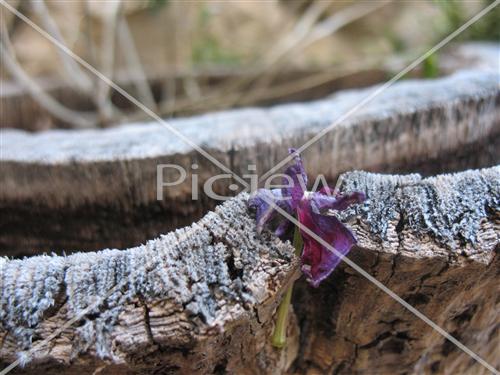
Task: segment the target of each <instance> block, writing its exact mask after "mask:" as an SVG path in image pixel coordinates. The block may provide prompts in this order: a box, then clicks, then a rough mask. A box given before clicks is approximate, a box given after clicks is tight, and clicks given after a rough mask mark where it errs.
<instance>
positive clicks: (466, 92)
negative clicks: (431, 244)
mask: <svg viewBox="0 0 500 375" xmlns="http://www.w3.org/2000/svg"><path fill="white" fill-rule="evenodd" d="M498 79H499V76H498V73H495V72H486V71H478V70H476V71H468V72H465V71H462V72H459V73H456V74H454V75H451V76H449V77H445V78H440V79H436V80H414V81H412V80H408V81H403V82H400V83H396V84H395V85H394V86H392V87H390V88H389V89H387V90H386V91H384V92H383V93H382V94H381V95H380V96H378V97H376V99H375V100H373V101H372V102H370V103H369V104H367V105H366V106H364V107H363V108H362V109H360V110H359V111H357V112H355V113H354V114H353V115H352V116H350V117H349V118H348V119H347V120H346V121H342V123H340V124H338V125H337V126H335V127H334V128H333V129H332V130H331V131H330V132H328V133H327V134H325V135H324V136H323V137H322V138H321V139H320V140H319V141H318V142H317V143H315V144H314V145H312V146H311V147H310V148H308V149H307V150H306V151H305V155H304V156H305V159H306V163H307V169H308V171H309V172H310V174H311V177H312V178H314V177H316V175H317V174H319V173H322V174H324V175H325V177H326V178H327V179H328V180H329V181H330V182H331V181H335V179H336V177H337V176H338V175H339V174H340V173H341V172H344V171H346V170H352V169H364V170H368V171H384V172H397V173H401V172H408V171H410V172H413V171H420V172H421V173H424V174H430V175H433V174H436V173H440V172H444V171H457V170H463V169H466V168H481V167H489V166H492V165H496V164H497V163H498V161H499V160H500V151H499V150H500V105H499V103H500V90H499V87H498ZM374 89H375V88H368V89H363V90H353V91H347V92H341V93H338V94H336V95H335V96H333V97H329V98H326V99H324V100H320V101H315V102H310V103H296V104H287V105H280V106H276V107H271V108H267V109H262V108H249V109H240V110H232V111H226V112H220V113H212V114H207V115H203V116H196V117H192V118H185V119H175V120H172V121H171V122H170V123H171V124H172V126H173V127H175V128H176V129H177V130H179V131H180V132H182V133H183V134H184V135H185V136H187V137H189V138H190V139H191V140H192V141H194V142H195V143H197V144H199V145H201V146H203V147H204V148H205V149H206V150H207V151H209V153H210V154H211V155H213V156H214V157H215V158H216V159H218V160H219V161H221V162H222V163H223V164H225V165H227V166H228V167H229V168H230V169H231V170H233V171H234V172H235V173H237V174H239V175H240V176H241V175H243V174H248V173H254V172H252V171H250V172H249V171H248V165H249V164H255V165H256V166H257V172H258V173H259V174H262V173H264V172H266V171H267V170H269V169H270V168H271V167H273V166H274V165H275V164H276V163H277V162H279V161H281V160H282V159H283V158H284V157H285V156H286V152H287V151H286V150H287V147H290V146H297V145H301V144H303V143H304V142H306V141H307V140H309V139H310V138H311V137H313V136H314V135H316V134H317V133H318V132H319V131H321V130H322V129H325V128H326V127H328V126H329V125H330V124H331V123H332V122H333V121H335V120H336V119H337V118H339V117H340V116H341V115H343V114H344V113H345V112H347V111H348V110H349V109H351V108H352V107H353V106H355V105H356V104H358V103H359V102H360V101H361V100H363V99H364V98H365V97H366V96H367V95H369V94H370V93H371V92H372V90H374ZM2 137H3V148H2V154H1V156H0V158H1V159H0V160H1V161H2V163H1V164H0V184H1V185H2V187H3V188H2V189H1V190H0V227H1V228H2V231H1V234H0V249H1V250H2V251H3V252H4V254H7V255H18V256H19V255H28V254H33V252H34V251H35V249H37V250H38V251H59V252H61V251H62V250H64V251H66V252H71V251H73V250H78V249H82V248H85V249H88V250H97V249H100V248H103V247H119V248H126V247H130V246H132V245H136V244H139V243H141V242H144V241H145V240H146V239H148V238H152V237H154V236H157V235H159V234H160V233H164V232H165V231H166V230H171V229H174V228H177V227H179V226H182V225H188V224H190V223H192V221H193V220H196V219H198V218H200V217H201V216H202V215H203V214H204V213H205V212H206V211H207V210H208V209H213V208H214V207H215V204H216V202H215V201H213V200H209V199H208V198H206V197H204V196H203V195H201V196H200V199H198V200H196V201H193V200H192V199H191V192H192V189H191V184H192V181H193V180H192V172H193V169H192V168H191V166H192V164H193V163H196V164H198V166H199V167H198V169H196V170H195V172H196V173H197V175H198V185H199V186H201V185H202V184H204V183H205V182H206V181H207V180H208V179H209V178H210V177H212V176H214V175H216V174H219V173H221V171H220V170H218V169H217V167H215V166H214V165H213V164H212V162H211V161H208V160H206V159H204V158H203V157H202V156H200V155H199V154H198V153H197V151H195V150H193V149H192V148H191V147H189V146H187V145H186V144H184V143H183V142H182V141H181V140H179V139H177V137H176V136H174V135H172V134H171V133H169V131H168V130H167V129H165V128H163V127H162V126H161V125H159V124H157V123H145V124H144V123H143V124H132V125H127V126H122V127H118V128H113V129H106V130H86V131H63V130H53V131H48V132H42V133H27V132H24V131H19V130H3V131H2ZM165 163H168V164H176V165H180V166H182V167H184V168H185V169H186V171H187V173H188V176H187V179H186V181H185V183H183V184H180V185H178V186H176V187H175V188H173V187H171V188H167V189H165V192H164V199H163V200H162V201H158V200H157V199H156V198H157V165H158V164H165ZM177 178H178V172H177V171H175V170H173V169H170V170H168V171H167V172H166V174H165V177H164V179H165V180H166V181H175V180H176V179H177ZM234 182H235V181H233V180H231V179H223V180H219V181H218V182H217V183H216V184H215V190H216V192H218V193H226V194H231V195H233V194H234V192H232V191H230V190H229V189H228V186H229V185H230V184H231V183H234ZM199 190H201V189H199ZM26 228H29V231H27V230H26Z"/></svg>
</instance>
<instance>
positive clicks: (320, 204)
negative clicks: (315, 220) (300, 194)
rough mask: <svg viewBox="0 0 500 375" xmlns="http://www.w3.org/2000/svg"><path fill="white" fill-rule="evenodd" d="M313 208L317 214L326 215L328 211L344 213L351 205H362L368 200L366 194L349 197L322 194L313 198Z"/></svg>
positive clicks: (348, 195)
mask: <svg viewBox="0 0 500 375" xmlns="http://www.w3.org/2000/svg"><path fill="white" fill-rule="evenodd" d="M310 199H311V207H312V209H313V211H314V212H315V213H317V214H320V213H325V212H327V211H328V210H336V211H342V210H345V209H346V208H347V207H349V206H350V205H351V204H355V203H361V202H363V201H364V200H365V199H366V196H365V194H364V193H360V192H354V193H351V194H347V195H339V194H336V195H326V194H322V193H320V192H318V193H313V194H312V196H311V198H310Z"/></svg>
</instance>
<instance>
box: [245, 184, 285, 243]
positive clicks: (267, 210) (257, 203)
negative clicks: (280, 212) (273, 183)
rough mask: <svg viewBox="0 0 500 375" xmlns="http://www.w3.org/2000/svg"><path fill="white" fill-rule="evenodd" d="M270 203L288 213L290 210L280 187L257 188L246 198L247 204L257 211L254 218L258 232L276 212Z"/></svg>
mask: <svg viewBox="0 0 500 375" xmlns="http://www.w3.org/2000/svg"><path fill="white" fill-rule="evenodd" d="M272 203H274V204H276V205H277V206H278V207H280V208H282V209H284V210H285V211H287V212H289V213H290V212H292V209H291V207H290V203H289V202H288V201H287V200H286V199H284V198H283V195H282V193H281V189H272V190H268V189H258V190H257V191H256V192H255V193H254V194H253V195H252V196H251V197H250V199H249V200H248V206H249V207H250V208H253V209H255V210H256V211H257V212H256V220H257V232H258V233H260V232H261V231H262V229H263V228H264V227H265V226H266V224H268V223H269V222H270V221H271V220H272V218H273V217H274V215H275V214H276V209H275V208H274V206H273V205H272Z"/></svg>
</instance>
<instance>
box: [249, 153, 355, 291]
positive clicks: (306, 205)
mask: <svg viewBox="0 0 500 375" xmlns="http://www.w3.org/2000/svg"><path fill="white" fill-rule="evenodd" d="M289 152H290V153H291V154H292V153H293V154H295V157H294V159H295V163H294V164H293V165H291V166H290V167H288V168H287V169H286V171H285V175H287V177H288V178H285V179H284V183H283V185H286V186H287V187H283V188H282V189H273V190H268V189H259V190H257V192H256V193H255V194H254V195H253V196H252V197H251V198H250V200H249V206H250V207H251V208H254V209H256V219H257V231H258V232H260V231H262V229H263V228H264V227H271V226H273V224H276V223H275V222H276V221H277V222H278V223H277V228H276V230H275V233H276V235H278V236H280V237H282V236H283V235H284V234H285V233H286V232H287V229H288V228H289V227H290V226H291V224H292V223H291V222H290V221H289V220H288V219H286V218H285V217H283V216H282V215H280V214H279V213H278V212H277V211H276V210H275V209H274V208H273V206H272V205H271V204H270V203H269V202H273V203H274V204H276V205H277V206H278V207H280V208H282V209H283V210H285V211H286V212H288V213H289V214H291V215H296V217H297V219H298V221H299V222H300V223H301V224H302V225H303V226H305V227H307V228H308V229H309V230H311V231H312V232H314V233H316V234H317V235H318V236H319V237H321V238H322V239H323V240H324V241H326V242H328V243H329V244H330V245H331V246H333V247H334V248H335V249H336V250H337V251H338V252H339V253H341V254H342V256H344V255H346V254H347V253H348V252H349V250H350V249H351V247H352V246H353V245H354V244H355V243H356V239H355V238H354V235H353V234H352V233H351V231H350V230H349V229H348V228H347V227H345V226H344V224H342V223H341V222H340V220H339V219H337V218H336V217H335V216H333V214H332V211H342V210H345V209H346V208H347V207H349V206H350V205H351V204H355V203H361V202H363V201H364V200H365V195H364V194H363V193H359V192H355V193H352V194H349V195H341V194H339V193H338V192H336V191H333V190H332V189H328V188H326V189H325V188H323V189H321V190H320V191H319V192H309V191H306V190H305V187H306V185H307V175H306V173H305V170H304V166H303V164H302V160H301V158H300V155H299V154H298V153H297V152H296V151H295V150H294V149H290V150H289ZM300 234H301V236H302V239H303V242H304V249H303V251H302V256H301V261H302V272H303V273H304V274H305V275H306V277H307V280H308V281H309V283H310V284H311V285H312V286H314V287H317V286H318V285H319V284H320V283H321V281H323V280H324V279H325V278H327V277H328V276H329V275H330V274H331V273H332V271H333V270H334V269H335V267H337V265H338V264H339V263H340V261H341V258H342V257H339V256H337V254H335V253H334V252H333V251H331V250H329V249H327V248H326V247H324V246H323V245H321V244H320V243H319V242H318V241H316V240H315V239H314V238H313V237H312V236H310V235H309V234H308V233H306V232H305V231H304V230H302V229H300Z"/></svg>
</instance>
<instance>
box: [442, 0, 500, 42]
mask: <svg viewBox="0 0 500 375" xmlns="http://www.w3.org/2000/svg"><path fill="white" fill-rule="evenodd" d="M493 1H494V0H483V1H482V6H481V7H480V8H484V7H486V6H488V5H490V4H492V3H493ZM435 3H436V4H437V5H438V6H439V7H440V8H441V9H442V11H443V12H444V15H445V17H446V19H447V21H448V31H449V32H452V31H454V30H456V29H458V28H459V27H460V26H462V25H463V24H464V23H465V22H467V20H468V19H469V18H470V17H469V16H468V15H467V12H465V9H464V3H463V0H449V1H442V0H435ZM458 39H459V40H494V41H497V42H498V41H500V8H499V7H496V8H494V9H493V10H491V11H490V12H489V13H488V14H486V15H485V16H484V17H482V18H481V19H480V20H478V21H477V22H475V23H474V24H473V25H471V26H470V27H469V28H468V29H467V30H465V31H464V33H463V34H462V35H460V36H459V37H458Z"/></svg>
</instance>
